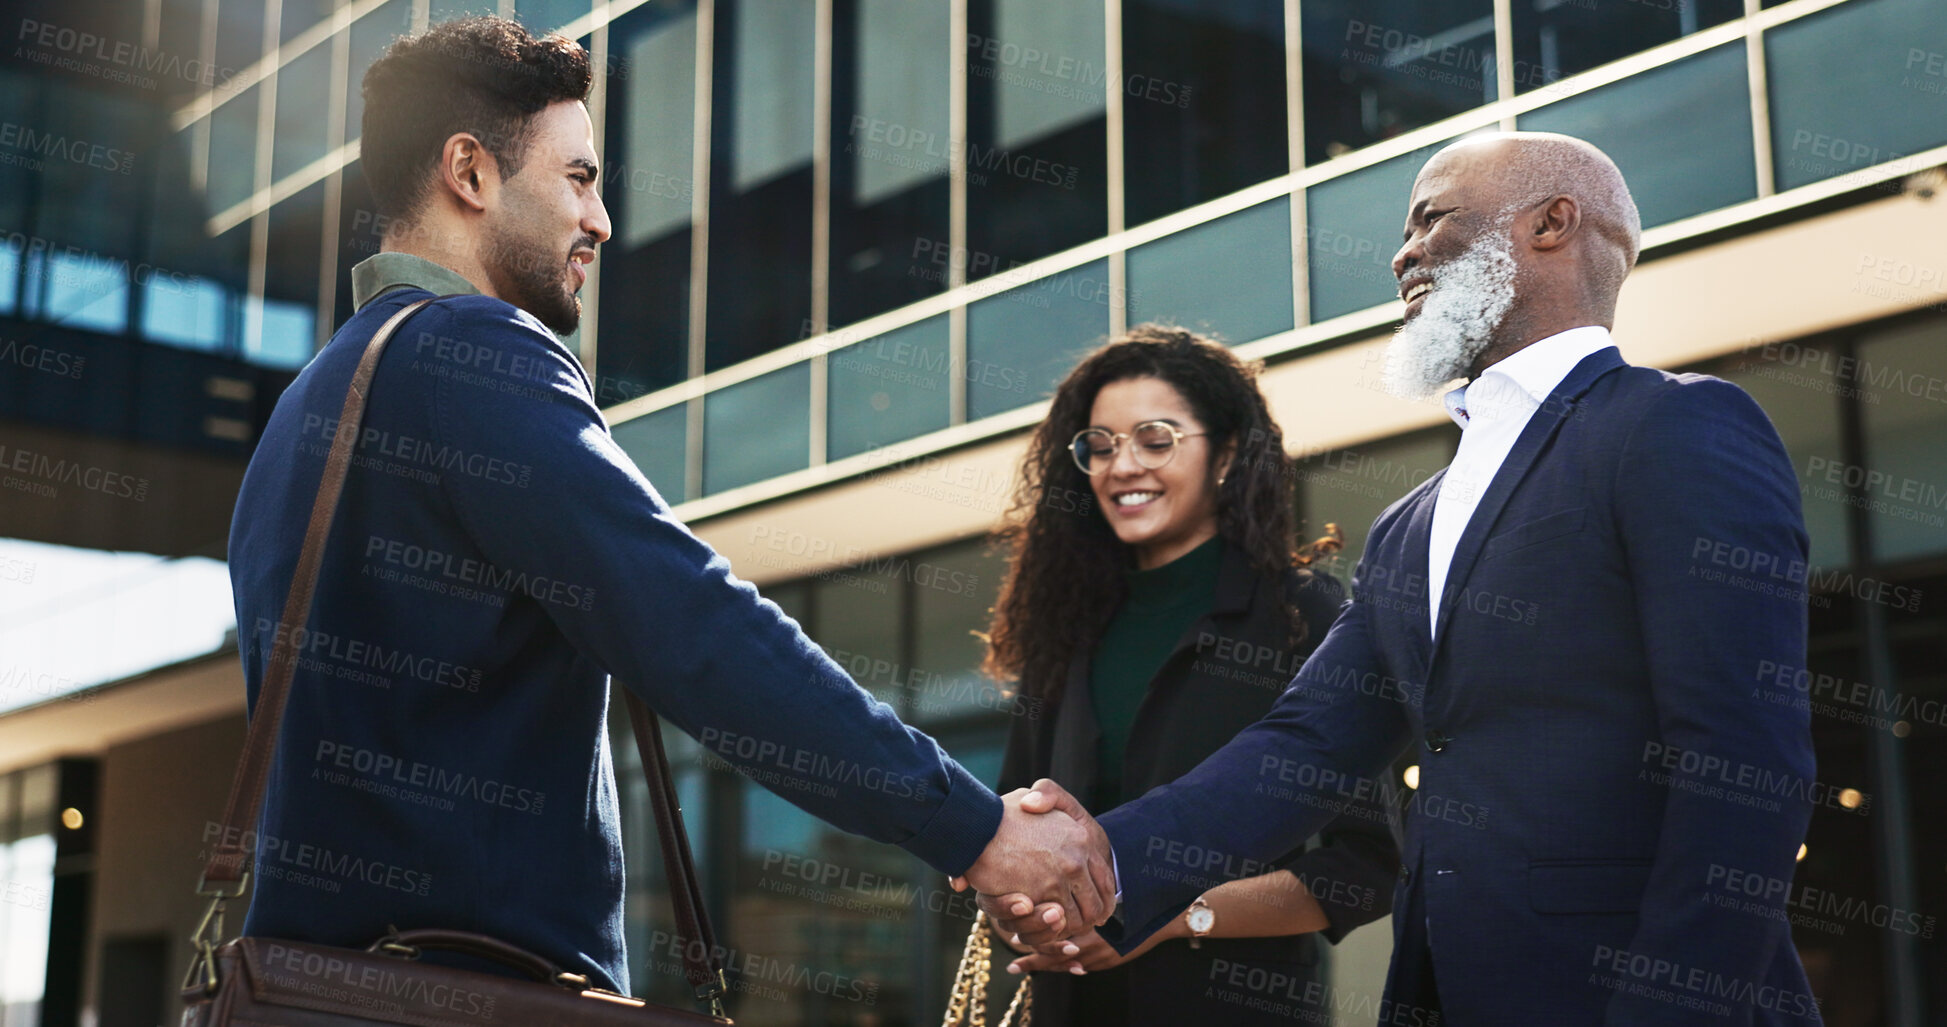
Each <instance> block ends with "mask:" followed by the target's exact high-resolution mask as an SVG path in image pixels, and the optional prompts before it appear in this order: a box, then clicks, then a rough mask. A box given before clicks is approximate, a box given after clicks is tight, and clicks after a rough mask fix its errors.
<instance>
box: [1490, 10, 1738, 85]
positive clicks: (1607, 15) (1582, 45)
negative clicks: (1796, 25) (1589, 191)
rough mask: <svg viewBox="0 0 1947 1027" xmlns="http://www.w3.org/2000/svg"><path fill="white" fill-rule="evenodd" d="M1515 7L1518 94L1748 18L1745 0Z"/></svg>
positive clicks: (1515, 55)
mask: <svg viewBox="0 0 1947 1027" xmlns="http://www.w3.org/2000/svg"><path fill="white" fill-rule="evenodd" d="M1513 8H1514V10H1513V13H1514V68H1515V74H1514V89H1515V91H1516V92H1518V93H1525V92H1527V91H1529V90H1531V89H1539V88H1541V87H1543V86H1546V85H1548V84H1549V83H1551V82H1555V81H1557V80H1559V79H1562V78H1564V77H1566V76H1569V75H1574V74H1578V73H1580V72H1584V71H1587V70H1589V69H1590V68H1593V67H1596V66H1598V65H1602V64H1607V63H1609V62H1610V61H1613V60H1617V59H1619V58H1623V57H1627V56H1629V55H1630V54H1633V53H1637V52H1639V51H1642V50H1647V49H1649V48H1650V47H1652V46H1656V45H1658V44H1661V43H1667V42H1669V41H1671V40H1673V39H1678V38H1681V37H1683V36H1687V35H1690V34H1691V33H1693V32H1696V31H1697V30H1698V29H1706V28H1709V27H1711V26H1712V25H1717V24H1721V23H1723V22H1726V21H1730V20H1731V19H1733V18H1737V17H1739V16H1741V15H1743V14H1744V4H1743V2H1742V0H1634V2H1631V3H1606V2H1603V0H1515V3H1514V5H1513Z"/></svg>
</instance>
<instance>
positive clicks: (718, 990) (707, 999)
mask: <svg viewBox="0 0 1947 1027" xmlns="http://www.w3.org/2000/svg"><path fill="white" fill-rule="evenodd" d="M729 991H730V984H729V982H728V981H725V980H724V977H723V971H722V970H721V969H719V970H717V972H716V974H715V975H714V976H712V977H711V978H710V980H709V981H707V982H705V983H703V984H699V985H697V986H696V1001H697V1003H698V1004H699V1005H702V1006H704V1007H705V1009H706V1011H707V1012H708V1013H709V1014H710V1015H711V1016H714V1017H716V1018H717V1019H719V1020H723V1019H728V1017H725V1016H724V1015H723V996H724V995H726V994H728V993H729Z"/></svg>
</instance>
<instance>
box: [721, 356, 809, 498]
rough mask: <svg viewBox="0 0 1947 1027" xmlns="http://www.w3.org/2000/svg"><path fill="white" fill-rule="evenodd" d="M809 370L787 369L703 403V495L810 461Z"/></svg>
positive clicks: (796, 366)
mask: <svg viewBox="0 0 1947 1027" xmlns="http://www.w3.org/2000/svg"><path fill="white" fill-rule="evenodd" d="M810 446H811V365H810V364H802V363H801V364H793V365H791V366H790V367H787V368H784V369H783V370H781V371H772V372H771V373H769V374H765V375H759V376H758V377H756V378H752V379H750V380H748V381H742V382H738V383H737V384H735V385H730V386H726V387H724V388H722V389H719V390H717V391H716V392H712V393H710V394H709V395H708V396H707V397H705V398H704V400H703V492H704V494H705V495H708V494H710V493H714V492H722V491H723V490H725V489H734V488H736V487H738V486H740V485H749V484H750V483H752V482H756V481H763V480H764V479H766V478H775V477H777V476H778V475H780V474H787V473H789V472H791V471H796V470H800V469H802V468H804V467H805V466H806V465H807V464H809V463H810V462H811V449H810Z"/></svg>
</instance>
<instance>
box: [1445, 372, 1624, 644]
mask: <svg viewBox="0 0 1947 1027" xmlns="http://www.w3.org/2000/svg"><path fill="white" fill-rule="evenodd" d="M1624 366H1627V365H1626V364H1624V362H1623V359H1622V354H1620V353H1619V352H1617V350H1616V347H1614V346H1607V347H1604V348H1603V349H1600V350H1597V351H1596V352H1594V353H1591V354H1589V355H1588V356H1586V357H1583V358H1582V362H1581V363H1579V364H1576V365H1575V369H1574V370H1572V371H1570V372H1569V373H1568V377H1566V378H1563V379H1562V382H1561V384H1560V385H1557V386H1555V391H1554V392H1552V393H1550V394H1549V396H1548V400H1547V402H1545V403H1543V404H1542V406H1541V408H1540V409H1537V410H1536V411H1534V413H1533V414H1531V415H1530V416H1529V417H1528V425H1527V427H1525V428H1523V429H1522V431H1521V437H1520V438H1518V439H1516V440H1515V443H1514V448H1513V449H1512V450H1509V451H1508V458H1507V459H1506V460H1504V461H1502V462H1501V469H1500V470H1499V471H1497V472H1495V475H1494V480H1493V481H1492V482H1490V483H1489V484H1488V486H1487V491H1486V492H1485V493H1483V494H1482V495H1481V501H1480V505H1479V506H1477V507H1475V508H1474V515H1473V517H1472V518H1471V519H1469V520H1468V522H1467V527H1466V529H1465V530H1463V531H1462V532H1461V533H1460V542H1459V543H1458V544H1457V545H1455V546H1454V552H1453V562H1452V563H1451V564H1449V565H1448V569H1447V582H1446V586H1445V588H1444V589H1443V591H1442V593H1441V595H1440V620H1439V625H1440V626H1439V632H1438V634H1436V635H1435V636H1434V638H1433V641H1432V643H1431V652H1432V654H1433V656H1437V655H1438V653H1439V652H1440V642H1441V640H1443V639H1445V638H1446V637H1447V630H1448V628H1449V627H1450V626H1451V625H1452V624H1453V606H1454V603H1455V602H1457V601H1458V600H1459V598H1460V593H1461V591H1462V590H1463V589H1464V588H1465V587H1466V585H1467V576H1468V575H1469V574H1470V573H1472V571H1473V569H1474V563H1475V561H1476V560H1478V559H1479V558H1480V555H1481V547H1482V546H1484V545H1486V543H1487V537H1488V535H1489V534H1490V533H1492V531H1493V530H1494V522H1495V521H1496V520H1498V519H1500V516H1501V509H1502V508H1503V507H1505V506H1507V503H1508V497H1510V496H1512V495H1514V490H1515V489H1516V488H1517V487H1518V486H1519V485H1520V484H1521V479H1522V478H1525V477H1527V474H1528V469H1529V468H1530V467H1532V466H1534V462H1535V458H1536V457H1538V456H1540V455H1541V452H1542V450H1544V449H1546V448H1548V443H1549V441H1550V440H1552V439H1553V438H1554V437H1555V433H1556V432H1558V431H1560V430H1561V427H1562V424H1563V423H1564V422H1566V421H1567V420H1568V419H1569V418H1570V417H1573V416H1574V415H1575V404H1576V402H1577V401H1579V400H1580V399H1581V398H1582V394H1583V393H1585V392H1587V391H1589V387H1590V386H1591V385H1594V384H1595V382H1596V379H1597V378H1600V377H1602V376H1603V375H1604V374H1607V373H1608V372H1610V371H1613V370H1615V369H1616V368H1619V367H1624ZM1431 507H1432V504H1428V509H1429V516H1428V518H1427V524H1428V528H1429V530H1430V529H1431V527H1432V517H1431ZM1421 547H1422V552H1424V551H1425V542H1424V541H1422V542H1421ZM1431 662H1432V660H1431V657H1430V658H1429V661H1428V664H1429V666H1431Z"/></svg>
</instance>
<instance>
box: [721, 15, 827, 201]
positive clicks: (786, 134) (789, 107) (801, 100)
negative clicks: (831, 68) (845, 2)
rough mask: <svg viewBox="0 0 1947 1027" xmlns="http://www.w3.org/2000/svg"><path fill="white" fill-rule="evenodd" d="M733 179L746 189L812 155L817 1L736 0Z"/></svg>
mask: <svg viewBox="0 0 1947 1027" xmlns="http://www.w3.org/2000/svg"><path fill="white" fill-rule="evenodd" d="M732 13H733V19H734V24H735V28H734V32H735V33H736V51H735V59H734V61H733V62H732V63H733V65H734V70H733V74H734V75H735V85H734V87H733V89H734V93H733V95H734V98H735V107H734V112H735V113H734V115H733V116H732V118H731V125H732V134H731V148H730V152H729V154H728V156H729V158H730V168H731V172H730V181H731V185H732V187H733V188H735V189H736V190H737V191H738V192H745V191H748V190H749V189H751V188H754V187H755V186H758V185H761V184H763V183H764V182H767V181H769V180H770V179H772V178H775V177H776V176H777V175H779V174H781V173H783V172H785V171H788V170H790V169H792V168H794V167H797V166H798V165H801V164H804V163H805V162H807V161H809V160H811V73H812V66H811V61H812V49H813V48H812V47H810V46H808V45H807V44H808V43H809V42H810V40H811V38H812V35H813V24H812V6H811V5H810V4H806V3H803V2H801V0H737V2H736V4H735V10H734V11H733V12H732Z"/></svg>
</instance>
